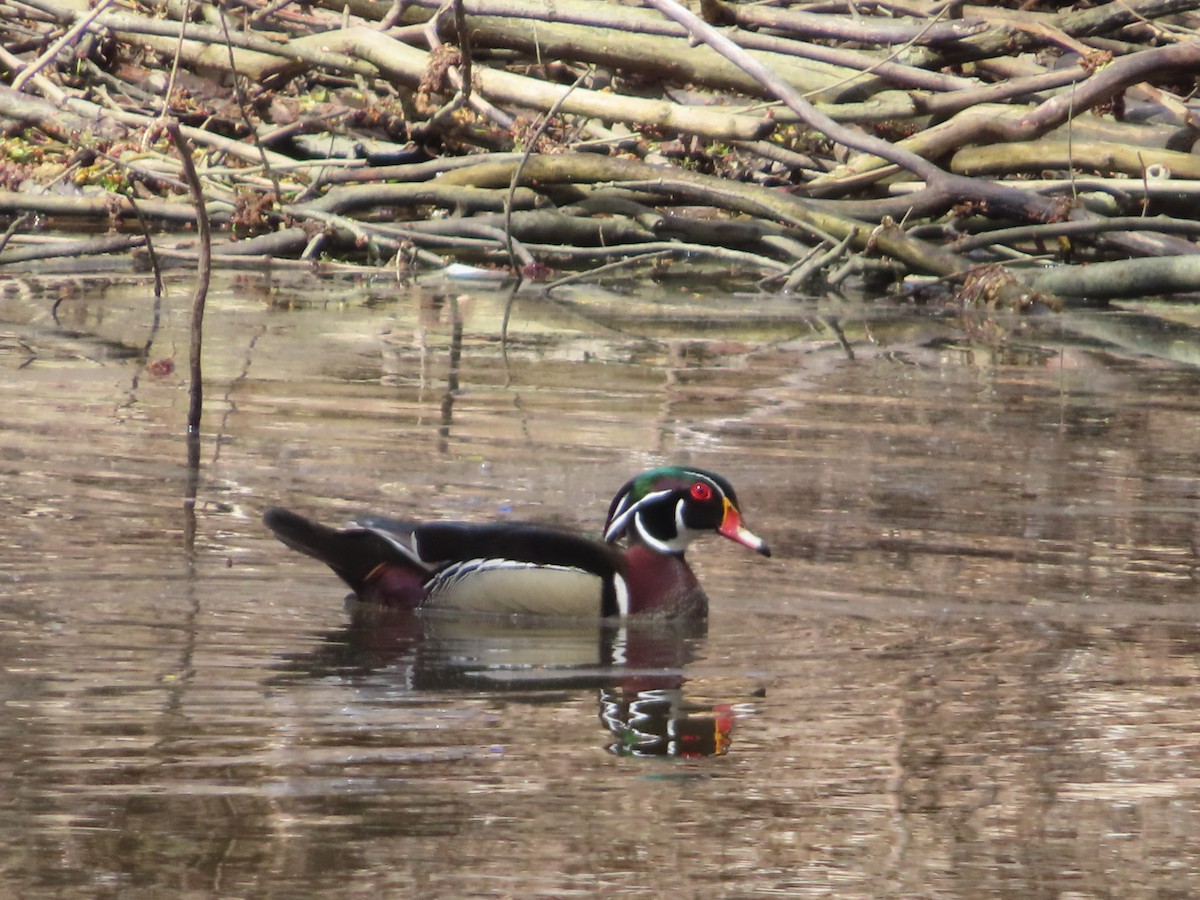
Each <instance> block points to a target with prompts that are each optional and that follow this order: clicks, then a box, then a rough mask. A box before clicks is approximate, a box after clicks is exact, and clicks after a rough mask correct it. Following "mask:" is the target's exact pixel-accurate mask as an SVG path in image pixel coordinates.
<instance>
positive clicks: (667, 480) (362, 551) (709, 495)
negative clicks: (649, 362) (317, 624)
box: [263, 466, 771, 618]
mask: <svg viewBox="0 0 1200 900" xmlns="http://www.w3.org/2000/svg"><path fill="white" fill-rule="evenodd" d="M263 521H264V522H265V523H266V525H267V527H268V528H270V529H271V530H272V531H273V532H275V536H276V537H278V538H279V539H280V540H281V541H283V543H285V544H287V545H288V546H289V547H291V548H292V549H294V550H298V551H300V552H301V553H305V554H307V555H309V556H311V557H313V558H315V559H319V560H320V561H321V562H323V563H325V564H326V565H328V566H329V567H330V568H331V569H333V571H334V572H335V573H336V574H337V575H338V576H339V577H340V578H341V579H342V580H343V581H344V582H346V584H348V585H349V586H350V587H351V588H352V589H353V590H354V593H355V594H356V595H357V597H358V599H359V600H360V601H363V602H365V603H370V604H377V605H382V606H385V607H392V608H397V609H408V610H413V609H444V610H459V611H470V612H490V613H497V614H503V615H511V614H529V615H548V616H575V617H588V618H595V617H602V618H610V617H624V616H636V615H647V614H652V615H658V616H662V617H669V618H679V617H686V618H702V617H704V616H706V615H707V613H708V598H707V597H706V596H705V594H704V591H703V590H702V589H701V587H700V583H699V582H698V581H697V580H696V576H695V574H694V573H693V572H692V570H691V567H689V566H688V564H687V561H686V560H685V559H684V551H685V550H686V549H687V547H688V545H689V544H690V543H691V542H692V541H693V540H694V539H695V538H697V537H699V536H700V535H701V534H704V533H706V532H710V531H715V532H716V533H717V534H721V535H724V536H725V537H727V538H729V539H730V540H733V541H736V542H737V543H739V544H742V545H744V546H746V547H749V548H750V549H751V550H754V551H756V552H758V553H761V554H762V555H763V556H770V555H771V551H770V549H769V548H768V547H767V545H766V542H765V541H763V540H762V538H760V537H758V536H757V535H755V534H754V533H753V532H751V531H750V530H749V529H747V528H746V526H744V525H743V524H742V517H741V513H739V512H738V508H737V496H736V494H735V493H734V490H733V486H732V485H731V484H730V483H729V482H728V481H726V480H725V479H724V478H722V477H721V476H720V475H716V474H714V473H712V472H706V471H704V470H702V469H694V468H690V467H679V466H668V467H664V468H659V469H652V470H650V471H648V472H643V473H642V474H641V475H638V476H636V477H635V478H632V479H630V480H629V481H628V482H627V483H626V484H625V485H624V486H623V487H622V488H621V490H620V491H618V492H617V495H616V497H614V498H613V501H612V504H611V505H610V506H609V509H608V520H607V521H606V522H605V525H604V536H603V540H602V541H596V540H591V539H589V538H586V537H583V536H581V535H578V534H575V533H573V532H571V531H566V530H563V529H559V528H552V527H548V526H544V525H534V524H530V523H524V522H501V523H494V524H471V523H466V522H426V523H414V522H405V521H400V520H396V519H384V518H377V517H369V518H364V519H360V520H359V521H357V522H354V523H352V524H351V525H350V526H349V527H347V528H344V529H336V528H329V527H327V526H325V525H320V524H318V523H316V522H312V521H310V520H308V519H305V518H304V517H303V516H300V515H297V514H296V513H293V512H290V511H288V510H285V509H278V508H275V509H270V510H268V511H267V512H266V514H265V515H264V517H263ZM621 539H625V546H624V547H621V546H619V545H618V543H617V542H618V541H620V540H621Z"/></svg>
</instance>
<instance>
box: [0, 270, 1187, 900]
mask: <svg viewBox="0 0 1200 900" xmlns="http://www.w3.org/2000/svg"><path fill="white" fill-rule="evenodd" d="M189 293H190V288H189V287H188V286H187V285H185V284H179V285H176V286H174V287H173V289H172V291H171V296H170V298H168V300H167V301H166V302H165V303H164V305H163V308H162V309H161V316H160V319H161V322H160V327H159V330H158V331H157V332H154V333H152V330H151V329H152V323H153V303H152V297H151V296H150V292H149V288H148V287H147V286H146V285H142V284H125V285H117V286H115V287H112V288H109V289H107V290H105V289H102V288H100V287H89V286H87V285H70V284H67V285H64V284H58V285H55V286H51V285H50V284H49V283H39V282H36V281H25V282H19V281H16V280H9V281H4V282H0V511H2V515H0V554H2V556H0V585H3V587H2V588H0V598H2V599H0V659H2V660H3V664H4V668H3V674H2V675H0V697H2V699H3V705H0V717H2V718H0V736H2V738H3V739H2V741H0V771H2V772H3V774H4V776H5V777H4V783H5V784H6V785H8V786H9V787H8V790H7V792H6V793H5V802H4V809H5V811H6V813H7V815H6V816H5V817H4V820H3V821H2V822H0V880H2V883H3V884H4V885H5V886H6V892H7V893H9V894H11V895H13V896H25V897H35V896H88V897H94V896H121V897H158V896H180V897H201V896H204V897H207V896H214V897H216V896H220V897H266V896H279V897H296V896H305V895H309V896H317V895H319V896H323V897H357V896H372V897H377V896H396V897H402V896H403V897H409V896H413V897H415V896H421V897H455V898H457V897H465V896H523V897H531V896H538V897H558V896H563V895H568V894H577V895H597V894H603V895H605V896H609V895H617V894H626V895H641V896H682V897H689V896H691V897H714V896H722V897H754V896H761V895H779V896H798V897H802V896H828V895H837V896H845V897H875V896H921V897H925V896H947V897H950V896H959V897H978V896H986V895H1025V896H1030V897H1063V896H1070V897H1115V896H1120V897H1137V896H1189V895H1194V894H1196V893H1197V892H1198V891H1200V851H1198V850H1197V843H1196V840H1195V835H1196V834H1197V833H1200V753H1198V750H1200V724H1198V723H1200V671H1198V666H1197V654H1198V653H1200V628H1198V627H1197V620H1198V616H1197V572H1198V556H1197V541H1198V538H1200V526H1198V524H1197V522H1198V517H1197V508H1198V500H1200V428H1198V426H1200V370H1197V369H1196V368H1193V367H1192V363H1193V362H1194V359H1195V354H1194V352H1193V348H1194V347H1195V346H1196V344H1197V341H1196V340H1195V335H1194V330H1193V328H1192V326H1190V325H1189V324H1188V323H1186V322H1184V323H1181V324H1180V325H1178V326H1177V327H1173V328H1172V327H1167V326H1165V325H1162V324H1161V323H1158V324H1155V325H1154V326H1153V327H1151V328H1147V327H1145V323H1144V322H1141V323H1139V322H1136V321H1131V317H1129V316H1119V315H1113V314H1099V313H1093V314H1086V315H1084V314H1075V315H1071V316H1066V317H1061V318H1047V319H1044V320H1031V321H1030V322H1028V323H1025V325H1024V326H1023V327H1024V330H1023V332H1021V333H1019V334H1018V335H1017V337H1016V338H1015V339H1014V341H1013V342H1012V343H1011V344H1010V347H1009V349H1007V350H1006V351H1004V352H1003V353H1000V352H994V351H987V350H984V349H981V348H982V346H983V345H982V344H973V345H967V344H965V343H959V342H956V339H957V338H959V337H961V335H962V334H963V325H962V323H961V322H960V321H958V320H955V319H940V318H937V317H934V316H931V315H921V316H916V315H913V314H912V313H911V312H909V311H898V310H894V309H887V308H882V307H881V308H875V309H863V308H861V307H857V306H849V305H848V306H845V307H834V306H828V305H822V306H814V305H811V304H803V303H796V302H787V301H779V300H769V301H764V300H760V299H757V298H738V297H731V296H728V295H715V294H714V295H712V296H695V295H693V294H687V293H682V292H679V291H677V290H674V289H663V290H662V292H661V293H659V294H656V295H655V294H643V295H640V296H617V295H608V294H604V293H602V292H600V291H597V290H594V289H588V290H586V291H582V290H581V291H580V292H578V293H576V294H569V295H564V297H563V298H562V300H561V301H560V302H553V303H552V302H549V301H545V300H539V299H536V298H530V299H527V300H522V301H520V302H519V303H518V304H517V306H516V308H515V309H514V312H513V317H512V322H511V325H510V342H509V344H508V347H507V364H506V362H505V358H504V354H503V353H502V350H501V345H500V342H499V338H498V336H499V330H500V321H501V316H502V312H503V299H502V298H501V297H498V296H495V295H492V294H490V293H488V292H487V291H486V290H479V289H475V288H472V287H470V286H463V285H457V286H452V287H442V288H439V287H437V286H430V287H427V288H425V289H423V290H420V291H417V292H411V291H409V290H407V289H403V288H400V287H398V286H396V285H394V284H388V283H385V282H380V283H378V284H374V285H362V284H354V283H351V282H348V281H328V282H324V283H318V282H315V281H309V280H305V279H298V278H293V279H287V280H282V281H279V282H277V283H275V284H274V285H269V284H267V283H265V282H264V281H262V280H260V279H259V278H257V277H255V278H249V277H248V278H245V279H239V280H231V281H228V282H225V283H223V284H221V285H220V288H219V290H218V291H217V292H216V293H215V294H214V295H213V296H212V298H211V299H210V309H209V316H208V319H207V327H206V337H207V340H208V358H207V376H208V384H207V392H208V395H207V396H208V403H207V407H206V409H207V417H206V421H205V441H204V449H203V472H202V477H201V483H200V487H199V503H198V506H197V509H196V515H195V520H194V528H195V541H194V548H193V549H192V550H191V551H190V552H189V549H188V546H187V541H186V535H187V534H188V533H189V531H190V529H191V528H192V523H190V522H189V520H188V518H187V516H186V515H185V513H184V496H185V493H186V488H187V472H186V468H185V465H184V463H185V460H186V450H185V446H184V442H183V439H182V432H183V417H184V414H185V410H186V406H187V397H186V390H185V384H184V381H183V379H182V377H181V375H180V374H179V372H176V373H172V374H166V375H161V374H160V375H155V374H152V373H151V372H150V371H149V370H148V369H147V368H146V367H145V366H144V365H143V364H142V363H141V362H140V361H139V358H138V353H139V351H140V350H141V349H142V348H143V347H144V346H145V345H146V344H147V342H148V341H150V340H153V343H152V346H151V350H150V357H151V358H152V359H156V360H157V359H163V358H171V357H173V358H174V359H175V360H176V362H177V363H178V367H179V369H180V370H182V369H183V368H184V367H185V357H186V347H187V334H186V326H187V313H186V311H185V307H186V304H187V300H188V297H189ZM56 300H57V301H59V302H58V304H57V306H54V304H55V301H56ZM1006 324H1008V325H1013V324H1015V323H1012V322H1009V323H1006ZM839 329H840V333H839ZM981 329H982V333H983V334H984V335H985V336H986V333H987V331H988V326H987V325H983V326H981ZM1118 345H1123V346H1124V347H1126V348H1128V347H1131V346H1132V347H1134V348H1135V350H1136V352H1131V351H1129V350H1128V349H1126V350H1118V349H1117V347H1118ZM847 348H849V349H850V350H851V351H852V353H848V352H847ZM448 386H449V387H448ZM667 460H685V461H688V462H692V463H696V464H700V465H704V466H706V467H709V468H713V469H716V470H717V471H720V472H722V473H723V474H725V475H727V476H728V477H729V478H730V479H731V480H733V481H734V483H735V484H736V485H737V487H738V492H739V495H740V497H741V499H742V506H743V511H744V512H745V514H746V516H747V520H748V522H749V524H750V525H751V526H752V527H753V528H754V529H755V530H756V531H757V532H758V533H760V534H762V535H763V536H764V537H766V538H767V539H769V540H770V542H771V544H772V546H773V548H774V549H775V551H776V555H775V557H774V558H772V559H770V560H764V559H761V558H759V557H756V556H754V555H753V554H750V553H748V552H745V551H743V550H741V548H738V547H736V546H733V545H732V544H729V543H728V542H723V541H716V540H711V541H708V542H706V543H704V544H702V545H700V546H699V547H697V550H699V551H700V555H699V556H697V559H696V565H697V568H699V569H701V570H702V578H703V580H704V581H705V584H706V586H707V588H708V591H709V594H710V596H711V598H712V605H713V614H712V620H711V622H710V624H709V628H708V631H707V634H697V633H670V634H657V633H648V632H646V631H644V630H638V629H631V630H628V631H625V632H615V633H608V634H603V635H601V634H598V633H597V631H596V630H594V629H588V628H584V629H566V628H557V627H544V628H538V629H527V628H514V627H511V626H504V625H503V624H501V623H483V622H462V621H454V620H433V621H428V622H420V623H413V622H411V621H394V620H393V621H387V620H385V621H376V622H365V623H364V622H359V623H352V622H351V621H350V620H349V619H348V617H347V614H346V612H345V611H344V609H343V608H342V605H341V597H342V595H343V591H342V589H341V587H340V586H339V584H338V583H337V581H336V580H335V579H334V578H333V576H332V575H330V574H329V573H328V572H326V571H325V570H324V569H323V568H322V567H320V566H319V565H317V564H315V563H312V562H311V561H309V560H305V559H302V558H300V557H297V556H295V555H293V554H291V553H289V552H288V551H286V550H285V549H284V548H283V547H282V546H281V545H279V544H276V543H275V542H274V541H273V540H272V539H270V538H269V537H268V536H267V534H266V533H265V532H264V529H263V528H262V527H261V525H260V524H259V516H260V514H261V511H262V509H263V508H264V507H265V506H267V505H270V504H273V503H283V504H286V505H290V506H293V507H296V508H299V509H302V510H305V511H308V512H309V513H312V514H314V515H318V516H321V517H323V518H326V519H329V520H339V519H344V518H347V517H349V516H351V515H353V514H354V513H356V512H359V511H362V510H365V509H371V510H378V511H393V512H397V513H401V514H412V513H414V512H421V511H427V512H428V513H429V514H430V515H436V516H441V517H447V516H462V517H479V518H492V517H502V516H506V515H510V514H515V515H522V516H526V515H528V516H535V517H540V518H550V519H556V520H558V521H562V522H566V523H569V524H573V525H577V526H579V527H581V528H585V529H589V530H592V529H596V528H598V527H599V525H600V522H601V520H602V518H603V516H604V512H605V510H606V508H607V504H608V501H609V499H610V494H611V493H612V491H613V490H615V488H616V487H617V486H619V485H620V484H621V483H622V482H623V481H624V480H625V479H626V478H627V477H628V475H629V474H631V473H633V472H635V471H637V470H640V469H642V468H645V467H647V466H649V465H651V464H655V463H658V462H660V461H667ZM719 751H724V752H723V753H720V755H705V754H712V753H719ZM666 753H675V754H677V755H675V756H661V755H659V754H666Z"/></svg>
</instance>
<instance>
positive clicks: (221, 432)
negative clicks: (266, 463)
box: [212, 325, 267, 465]
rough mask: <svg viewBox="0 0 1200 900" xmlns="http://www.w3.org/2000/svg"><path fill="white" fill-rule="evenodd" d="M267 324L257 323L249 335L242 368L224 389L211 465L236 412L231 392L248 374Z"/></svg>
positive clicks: (214, 461)
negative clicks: (219, 422)
mask: <svg viewBox="0 0 1200 900" xmlns="http://www.w3.org/2000/svg"><path fill="white" fill-rule="evenodd" d="M266 331H267V326H266V325H259V326H258V328H257V329H256V330H255V331H254V334H253V335H252V336H251V337H250V343H248V344H247V345H246V355H245V356H243V357H242V368H241V370H240V371H239V372H238V373H237V375H235V376H234V377H233V378H232V379H231V380H230V382H229V386H228V387H227V388H226V389H225V396H224V398H223V399H224V401H225V412H224V413H222V414H221V424H220V425H219V426H218V427H217V434H216V446H215V447H214V448H213V458H212V465H216V463H217V461H218V460H219V459H220V458H221V447H222V446H224V444H225V435H226V434H227V433H228V427H227V426H228V424H229V417H230V416H231V415H233V414H234V413H235V412H237V401H236V400H234V399H233V392H234V391H235V390H236V389H237V388H238V386H239V385H240V384H241V383H242V382H243V381H245V380H246V379H247V378H248V377H249V375H250V366H251V364H252V363H253V361H254V348H255V346H256V345H257V344H258V339H259V338H260V337H262V336H263V335H264V334H266Z"/></svg>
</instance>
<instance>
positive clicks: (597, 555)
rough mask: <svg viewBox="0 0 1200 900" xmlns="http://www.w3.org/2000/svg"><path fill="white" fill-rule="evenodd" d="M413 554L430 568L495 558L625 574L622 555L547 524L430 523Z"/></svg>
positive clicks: (416, 538)
mask: <svg viewBox="0 0 1200 900" xmlns="http://www.w3.org/2000/svg"><path fill="white" fill-rule="evenodd" d="M413 549H414V550H415V551H416V552H417V555H418V556H419V557H420V558H421V559H422V560H423V561H425V562H426V563H438V564H445V563H451V562H463V561H466V560H477V559H489V560H491V559H495V560H510V561H512V562H516V563H528V564H530V565H534V566H562V567H567V568H574V569H581V570H583V571H585V572H590V573H591V574H593V575H599V576H600V577H601V578H606V579H607V578H609V577H611V576H612V575H613V574H614V573H616V572H618V571H619V570H620V565H621V564H620V559H621V555H620V552H619V551H617V550H616V549H615V548H613V547H610V546H609V545H607V544H602V543H600V542H599V541H593V540H591V539H590V538H585V537H583V536H582V535H579V534H574V533H573V532H570V531H563V530H561V529H558V528H550V527H547V526H545V525H530V524H527V523H517V522H498V523H495V524H487V525H475V524H471V523H467V522H427V523H425V524H423V525H419V526H417V528H416V529H415V530H414V531H413Z"/></svg>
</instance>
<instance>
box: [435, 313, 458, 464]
mask: <svg viewBox="0 0 1200 900" xmlns="http://www.w3.org/2000/svg"><path fill="white" fill-rule="evenodd" d="M449 302H450V356H449V360H448V365H447V369H446V393H445V394H444V395H443V396H442V417H441V423H440V424H439V425H438V443H437V451H438V453H440V454H443V455H444V454H445V453H447V452H448V451H449V448H450V426H451V425H453V424H454V398H455V395H456V394H458V385H459V373H460V369H461V366H462V342H463V323H462V314H461V313H460V311H459V308H458V298H457V297H454V296H451V297H450V298H449Z"/></svg>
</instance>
